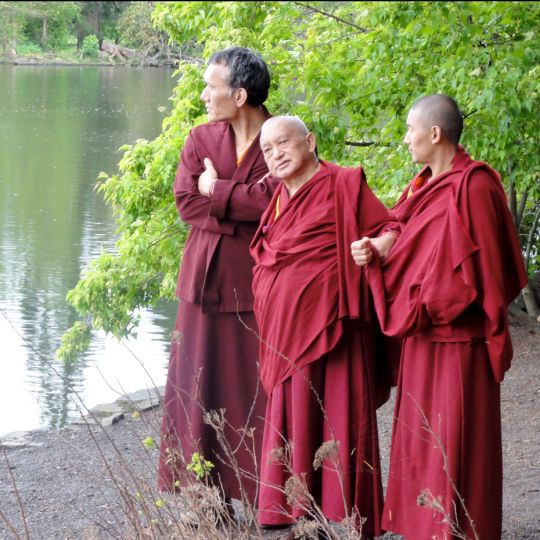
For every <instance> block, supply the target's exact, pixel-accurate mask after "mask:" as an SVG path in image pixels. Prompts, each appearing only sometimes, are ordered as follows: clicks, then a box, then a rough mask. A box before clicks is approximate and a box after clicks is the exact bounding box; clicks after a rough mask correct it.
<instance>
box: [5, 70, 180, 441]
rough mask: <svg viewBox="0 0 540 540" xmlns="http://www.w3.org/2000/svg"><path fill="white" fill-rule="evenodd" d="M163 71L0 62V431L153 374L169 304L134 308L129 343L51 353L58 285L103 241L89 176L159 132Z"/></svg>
mask: <svg viewBox="0 0 540 540" xmlns="http://www.w3.org/2000/svg"><path fill="white" fill-rule="evenodd" d="M172 74H173V72H172V70H166V69H137V68H118V67H116V68H113V67H111V68H109V67H43V66H2V65H0V224H1V229H0V339H1V345H0V435H3V434H6V433H8V432H11V431H17V430H27V429H35V428H40V427H53V428H60V427H63V426H64V425H66V423H67V422H68V421H69V420H70V419H72V418H74V417H76V416H78V415H79V410H78V409H80V407H81V405H80V403H79V401H78V399H79V398H78V397H77V396H80V398H82V401H83V403H84V405H85V406H86V407H89V408H90V407H93V406H95V405H97V404H100V403H108V402H112V401H114V400H115V399H116V398H117V397H118V395H119V394H122V393H125V392H131V391H134V390H138V389H141V388H146V387H152V386H154V385H158V386H159V385H162V384H164V383H165V378H166V366H167V356H168V347H169V335H170V331H171V329H172V328H173V326H174V324H173V323H174V320H173V319H174V313H175V309H176V306H175V305H173V303H170V304H167V305H163V306H161V307H160V308H158V309H156V310H154V311H152V312H144V313H142V321H141V326H140V330H139V333H138V337H137V339H136V340H135V339H131V340H129V341H123V342H118V341H116V340H115V339H114V338H106V337H105V336H104V335H103V334H100V333H95V334H94V335H93V339H92V342H91V346H90V349H89V350H88V352H87V353H86V354H85V355H83V356H82V357H81V358H80V360H79V361H77V362H76V363H74V364H70V365H69V366H67V365H64V364H63V363H62V362H61V361H59V360H57V359H56V358H55V351H56V349H57V348H58V346H59V344H60V336H61V335H62V333H63V332H64V331H65V330H66V329H67V328H69V327H70V326H71V324H72V323H73V322H74V320H75V318H76V316H75V313H74V311H73V309H72V308H70V307H69V306H68V305H67V304H66V302H65V296H66V293H67V292H68V291H69V290H70V289H71V288H73V287H74V286H75V284H76V283H77V281H78V280H79V276H80V273H81V270H82V269H83V268H84V267H85V266H86V264H87V262H88V261H89V260H91V259H92V258H94V257H96V256H97V255H98V254H99V253H100V252H101V250H102V249H107V250H110V249H112V248H113V247H114V240H115V233H114V230H115V224H114V220H113V218H112V215H111V210H110V208H109V207H108V206H107V205H106V204H105V203H104V202H103V199H102V196H101V195H100V194H97V193H95V191H94V185H95V182H96V178H97V175H98V174H99V173H100V171H105V172H107V173H110V174H112V173H114V172H116V171H117V163H118V161H119V159H120V158H121V153H120V152H118V148H119V147H120V146H121V145H123V144H126V143H128V144H131V143H134V142H135V141H136V140H137V139H139V138H143V139H149V140H151V139H153V138H155V137H156V136H157V135H158V134H159V132H160V131H161V122H162V120H163V118H164V117H165V116H166V114H168V112H170V109H171V104H170V101H169V96H170V95H171V94H172V90H173V88H174V86H175V80H174V79H173V78H172ZM162 108H165V110H163V109H162ZM171 204H174V201H173V198H172V193H171Z"/></svg>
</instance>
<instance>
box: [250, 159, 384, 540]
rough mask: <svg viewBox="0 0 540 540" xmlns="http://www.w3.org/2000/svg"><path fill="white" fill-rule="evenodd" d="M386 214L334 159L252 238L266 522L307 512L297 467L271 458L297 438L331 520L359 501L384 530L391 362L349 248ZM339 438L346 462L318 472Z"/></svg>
mask: <svg viewBox="0 0 540 540" xmlns="http://www.w3.org/2000/svg"><path fill="white" fill-rule="evenodd" d="M278 197H279V204H280V213H279V216H278V217H277V218H275V219H274V216H275V210H276V202H277V199H278ZM387 221H388V212H387V211H386V209H385V208H384V206H383V205H382V204H381V203H380V202H379V201H378V200H377V199H376V197H375V196H374V195H373V193H372V192H371V191H370V190H369V188H368V186H367V184H366V182H365V178H364V174H363V171H362V169H345V168H342V167H338V166H337V165H333V164H330V163H322V164H321V170H320V171H319V172H318V173H316V174H315V175H314V176H313V177H312V178H311V179H310V180H309V181H308V182H306V183H305V184H304V185H303V186H302V187H301V188H300V189H299V190H298V191H297V192H296V193H295V194H294V197H292V198H291V199H290V200H289V198H288V192H287V190H286V188H285V187H284V186H282V188H281V190H278V191H277V192H276V194H275V195H274V198H273V199H272V202H271V203H270V206H269V207H268V209H267V210H266V212H265V213H264V214H263V216H262V218H261V226H260V227H259V229H258V231H257V233H256V235H255V238H254V240H253V243H252V245H251V253H252V254H253V257H254V259H255V262H256V266H255V269H254V281H253V290H254V293H255V314H256V317H257V321H258V323H259V329H260V335H261V351H260V363H261V380H262V384H263V386H264V388H265V390H266V392H267V393H268V395H269V400H268V405H267V409H266V423H265V429H264V440H263V451H262V460H261V467H260V478H261V485H260V494H259V514H258V518H259V521H260V523H261V524H265V525H277V524H286V523H292V522H294V520H295V518H297V517H299V516H301V515H304V514H305V511H304V509H303V508H301V505H299V504H293V505H292V506H291V505H289V504H288V503H287V498H286V496H285V494H284V486H285V483H286V481H287V479H288V478H289V477H290V476H291V474H290V470H287V468H286V467H284V466H283V464H280V463H279V462H276V461H275V460H272V458H271V454H272V453H273V451H274V450H275V449H276V448H279V447H283V446H284V445H285V443H291V444H292V449H291V463H290V466H291V467H292V472H293V473H294V474H295V475H299V476H301V475H305V479H306V483H307V487H308V489H309V491H310V493H311V494H312V495H313V496H314V497H315V500H316V502H317V504H318V505H320V507H321V509H322V511H323V513H324V514H325V515H326V517H327V518H328V519H330V520H333V521H341V520H342V519H343V518H344V517H345V516H347V515H349V516H350V515H351V514H352V511H353V508H355V509H356V508H357V509H358V511H359V512H360V514H361V516H363V517H366V518H367V522H366V524H365V525H364V529H363V530H364V532H371V533H378V532H380V530H379V517H380V512H381V508H382V486H381V480H380V468H379V451H378V438H377V422H376V414H375V411H376V401H377V388H376V380H375V368H376V363H377V362H383V361H384V358H383V356H382V354H381V352H380V348H379V345H380V343H379V342H378V340H377V332H376V327H375V325H374V324H373V321H374V319H375V317H374V316H373V317H372V314H371V304H370V298H369V290H368V288H367V284H366V283H365V280H363V279H362V272H361V270H360V268H358V267H357V266H356V265H355V264H354V261H353V259H352V257H351V255H350V243H351V241H353V240H354V239H357V238H359V237H361V236H363V235H367V234H376V233H377V232H378V231H379V230H380V229H381V227H382V226H383V225H385V224H386V223H387ZM378 355H379V356H378ZM308 381H309V382H308ZM314 391H316V393H317V394H318V396H319V397H320V399H321V401H322V406H323V408H324V414H323V412H322V410H321V406H320V404H319V403H318V401H317V399H316V397H315V392H314ZM329 440H335V441H338V445H339V459H338V458H337V457H336V456H334V457H333V458H330V459H327V460H325V462H324V464H323V467H322V469H319V470H317V471H314V470H313V466H312V464H313V459H314V455H315V452H316V450H317V449H318V448H319V447H320V446H321V445H322V443H323V442H325V441H329Z"/></svg>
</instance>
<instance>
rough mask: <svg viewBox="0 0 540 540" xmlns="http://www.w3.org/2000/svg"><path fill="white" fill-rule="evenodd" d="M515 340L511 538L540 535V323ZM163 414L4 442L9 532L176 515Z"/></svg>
mask: <svg viewBox="0 0 540 540" xmlns="http://www.w3.org/2000/svg"><path fill="white" fill-rule="evenodd" d="M512 336H513V343H514V349H515V356H514V362H513V366H512V369H511V370H510V371H509V372H508V374H507V376H506V379H505V381H504V383H503V385H502V413H503V445H504V467H505V468H504V522H503V528H504V532H503V539H505V540H510V539H512V540H513V539H519V540H525V539H533V538H536V539H540V362H539V360H540V325H538V323H536V322H534V321H533V320H530V319H529V320H527V319H524V320H522V319H521V318H520V319H519V320H518V319H516V318H512ZM392 409H393V399H391V400H390V401H389V402H388V403H387V404H386V405H384V406H383V407H382V408H381V409H380V410H379V414H378V416H379V422H380V423H379V430H380V444H381V452H382V460H383V474H384V475H386V472H387V465H388V448H389V443H390V434H391V419H392ZM8 413H9V412H8V411H4V414H8ZM160 417H161V411H160V409H159V408H158V409H153V410H151V411H148V412H144V413H142V414H140V415H139V416H131V415H126V417H125V419H123V420H121V421H120V422H118V423H116V424H115V425H112V426H110V427H107V428H100V427H96V426H93V427H88V426H73V427H70V428H67V429H63V430H61V431H54V432H53V431H36V432H32V434H31V436H30V440H29V442H28V443H27V444H26V445H25V446H22V447H20V448H6V447H1V448H0V538H36V539H53V538H64V539H90V538H122V539H123V538H142V537H147V536H145V534H144V533H143V532H141V531H140V530H139V531H137V523H138V522H140V521H143V520H144V515H146V514H147V513H151V512H157V516H156V518H154V519H157V521H156V522H159V523H162V522H163V523H165V522H166V521H167V519H169V521H170V519H171V518H170V517H168V516H167V505H166V504H165V506H163V507H162V506H161V501H159V497H160V496H159V494H157V492H156V491H155V477H156V466H157V449H156V448H147V446H145V445H144V444H143V441H144V440H145V439H146V438H147V437H149V436H152V437H154V438H155V440H156V441H157V440H158V439H159V437H158V433H159V423H160ZM383 478H384V476H383ZM141 501H142V502H141ZM144 501H149V502H150V504H149V506H151V507H152V509H151V510H150V511H148V512H147V507H145V505H144ZM155 501H159V502H158V503H157V504H156V502H155ZM23 517H24V519H23ZM160 520H161V521H160ZM156 522H154V523H156ZM147 530H148V529H147ZM265 536H267V537H268V538H272V539H278V538H281V537H282V536H283V532H277V531H276V532H273V533H268V534H266V535H265ZM164 537H165V538H166V537H171V538H172V537H174V536H173V535H172V534H169V535H168V534H167V533H166V532H165V533H164ZM241 537H244V538H245V536H240V535H239V534H238V535H235V534H234V533H233V534H232V535H230V536H229V538H233V539H234V538H241ZM184 538H190V536H189V535H187V536H184ZM386 538H391V536H390V535H386V537H385V539H386ZM394 538H395V537H394ZM407 540H414V539H407ZM482 540H491V539H482Z"/></svg>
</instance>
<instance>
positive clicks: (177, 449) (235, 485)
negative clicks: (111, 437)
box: [159, 47, 277, 502]
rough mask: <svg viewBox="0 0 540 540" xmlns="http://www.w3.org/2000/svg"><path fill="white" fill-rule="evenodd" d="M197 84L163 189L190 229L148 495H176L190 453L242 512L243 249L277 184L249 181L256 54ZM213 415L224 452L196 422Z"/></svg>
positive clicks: (258, 104) (250, 418)
mask: <svg viewBox="0 0 540 540" xmlns="http://www.w3.org/2000/svg"><path fill="white" fill-rule="evenodd" d="M204 80H205V82H206V86H205V88H204V90H203V92H202V94H201V99H202V101H203V102H204V104H205V105H206V109H207V111H208V123H207V124H203V125H200V126H197V127H195V128H194V129H192V130H191V132H190V134H189V136H188V138H187V139H186V142H185V144H184V148H183V150H182V154H181V157H180V163H179V165H178V171H177V174H176V179H175V182H174V195H175V198H176V206H177V208H178V212H179V214H180V218H181V219H182V221H184V222H185V223H188V224H189V225H190V226H191V230H190V233H189V237H188V239H187V242H186V245H185V247H184V252H183V255H182V264H181V267H180V276H179V279H178V287H177V295H178V297H179V298H180V303H179V308H178V315H177V319H176V327H175V332H174V334H173V335H174V337H173V340H172V345H171V354H170V361H169V372H168V377H167V385H166V389H165V400H164V417H163V427H162V441H161V455H160V466H159V486H160V488H161V489H162V490H176V489H178V488H180V487H182V486H183V485H185V480H186V464H189V463H190V462H191V460H192V456H193V454H194V453H198V454H200V456H199V457H202V459H204V460H208V461H211V462H212V463H213V468H212V469H211V472H212V475H211V479H212V480H213V481H214V483H215V485H217V486H219V487H220V488H222V490H223V496H224V498H225V499H227V500H228V499H230V498H232V497H234V498H240V497H245V498H247V499H248V500H250V501H251V502H252V501H253V499H254V496H255V492H256V461H257V457H258V452H259V450H260V445H261V440H262V425H263V424H262V416H263V414H264V404H265V402H264V393H263V392H262V390H259V373H258V364H257V362H258V348H259V345H258V341H257V338H256V321H255V317H254V315H253V295H252V292H251V279H252V267H253V261H252V259H251V257H250V255H249V244H250V242H251V239H252V238H253V234H254V233H255V231H256V229H257V225H258V222H259V218H260V216H261V213H262V211H263V210H264V209H265V208H266V207H267V205H268V203H269V201H270V198H271V197H272V193H273V190H274V187H275V185H276V184H277V183H276V182H272V180H262V181H260V180H261V179H262V178H263V177H264V176H265V175H266V174H267V172H268V169H267V167H266V163H265V161H264V158H263V156H262V153H261V149H260V146H259V133H260V129H261V126H262V124H263V123H264V121H265V120H266V119H267V118H269V116H270V115H269V113H268V111H267V110H266V108H265V107H264V105H263V104H264V101H265V100H266V98H267V96H268V89H269V86H270V75H269V73H268V69H267V67H266V64H265V62H264V61H263V59H262V58H261V57H260V56H259V55H258V54H257V53H255V52H254V51H252V50H250V49H245V48H243V47H231V48H229V49H225V50H222V51H219V52H217V53H216V54H214V55H213V56H212V57H211V58H210V61H209V64H208V67H207V69H206V71H205V74H204ZM239 314H240V318H241V319H242V322H241V321H240V320H239V316H238V315H239ZM246 326H247V327H248V328H246ZM220 409H224V410H225V420H226V429H225V433H224V434H223V435H224V437H225V439H226V444H224V443H223V441H222V442H219V441H218V437H217V436H216V432H215V431H214V429H213V428H212V427H211V426H210V425H208V424H207V423H206V422H205V419H204V417H203V414H204V412H205V411H206V412H208V411H211V410H213V411H218V412H219V411H220ZM250 428H254V429H253V430H251V429H250ZM252 450H253V451H254V452H255V455H253V452H252ZM201 455H202V456H201Z"/></svg>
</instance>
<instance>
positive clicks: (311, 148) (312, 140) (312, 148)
mask: <svg viewBox="0 0 540 540" xmlns="http://www.w3.org/2000/svg"><path fill="white" fill-rule="evenodd" d="M306 142H307V143H308V148H309V151H310V152H315V147H316V146H317V141H316V140H315V134H314V133H311V132H309V133H308V134H307V135H306Z"/></svg>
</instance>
